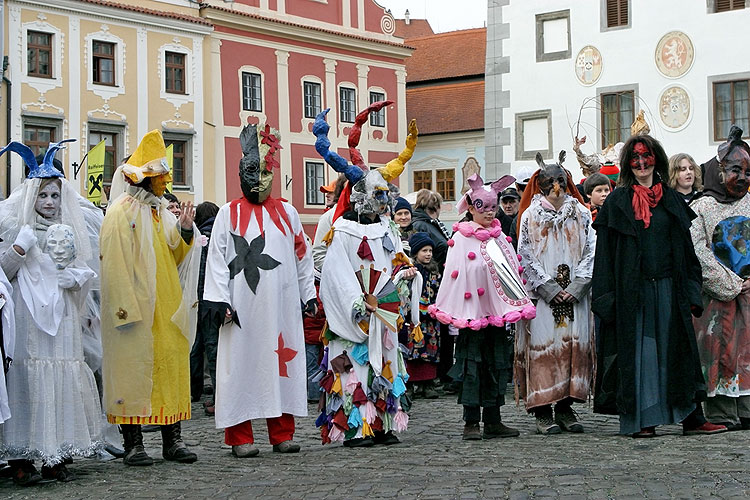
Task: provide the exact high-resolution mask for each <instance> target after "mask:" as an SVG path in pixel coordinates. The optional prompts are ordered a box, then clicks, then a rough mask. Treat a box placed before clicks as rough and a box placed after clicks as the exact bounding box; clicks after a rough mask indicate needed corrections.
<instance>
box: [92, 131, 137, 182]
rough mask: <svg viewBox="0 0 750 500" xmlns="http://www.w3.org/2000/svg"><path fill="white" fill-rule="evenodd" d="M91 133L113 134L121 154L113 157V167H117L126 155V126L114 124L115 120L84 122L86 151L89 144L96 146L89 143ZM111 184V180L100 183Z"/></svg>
mask: <svg viewBox="0 0 750 500" xmlns="http://www.w3.org/2000/svg"><path fill="white" fill-rule="evenodd" d="M92 133H100V134H115V136H116V141H117V152H118V153H119V154H120V155H121V157H120V158H115V168H117V165H118V164H119V163H120V162H122V159H123V158H125V156H127V155H126V154H125V144H126V140H125V139H126V137H125V136H126V134H127V126H126V125H121V124H116V123H115V122H109V121H103V120H91V119H89V120H88V121H87V122H86V135H85V137H86V143H85V144H83V146H84V149H85V150H86V151H88V150H90V149H91V146H96V144H93V145H92V144H90V143H89V138H90V137H91V134H92ZM111 184H112V182H111V181H109V182H104V183H102V185H104V186H110V185H111ZM87 185H88V184H87Z"/></svg>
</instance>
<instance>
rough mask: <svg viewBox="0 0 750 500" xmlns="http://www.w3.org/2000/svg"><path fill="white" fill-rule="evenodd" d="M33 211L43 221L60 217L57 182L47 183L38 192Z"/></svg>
mask: <svg viewBox="0 0 750 500" xmlns="http://www.w3.org/2000/svg"><path fill="white" fill-rule="evenodd" d="M34 210H36V213H38V214H39V215H41V216H42V217H44V218H45V219H55V218H57V217H58V216H59V215H60V184H59V183H58V182H55V181H52V182H48V183H47V184H45V186H44V187H43V188H41V189H40V190H39V193H38V194H37V196H36V202H35V203H34Z"/></svg>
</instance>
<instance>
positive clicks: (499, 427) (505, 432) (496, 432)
mask: <svg viewBox="0 0 750 500" xmlns="http://www.w3.org/2000/svg"><path fill="white" fill-rule="evenodd" d="M520 435H521V433H520V432H518V429H513V428H511V427H508V426H507V425H505V424H504V423H502V422H498V423H497V424H484V433H483V434H482V437H483V438H484V439H494V438H509V437H518V436H520Z"/></svg>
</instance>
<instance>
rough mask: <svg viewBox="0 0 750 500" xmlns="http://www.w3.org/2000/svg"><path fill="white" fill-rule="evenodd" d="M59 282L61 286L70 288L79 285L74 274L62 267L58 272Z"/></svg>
mask: <svg viewBox="0 0 750 500" xmlns="http://www.w3.org/2000/svg"><path fill="white" fill-rule="evenodd" d="M57 284H58V285H60V288H64V289H66V290H67V289H68V288H74V287H76V286H78V283H77V282H76V280H75V278H74V277H73V274H72V273H70V272H68V270H67V269H61V270H59V271H58V272H57Z"/></svg>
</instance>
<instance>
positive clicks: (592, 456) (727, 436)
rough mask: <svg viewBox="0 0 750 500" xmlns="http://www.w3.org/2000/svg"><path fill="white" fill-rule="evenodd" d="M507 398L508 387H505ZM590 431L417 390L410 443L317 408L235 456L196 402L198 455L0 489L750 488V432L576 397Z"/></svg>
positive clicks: (565, 492)
mask: <svg viewBox="0 0 750 500" xmlns="http://www.w3.org/2000/svg"><path fill="white" fill-rule="evenodd" d="M508 399H509V400H510V399H511V398H508ZM576 409H577V411H578V412H579V414H580V417H581V420H582V422H583V423H584V424H585V425H586V433H585V434H583V435H573V434H563V435H557V436H539V435H535V434H534V420H533V418H532V417H531V416H529V415H527V414H526V413H525V411H524V410H523V409H522V408H520V407H516V406H515V404H513V403H511V404H508V405H506V406H505V407H503V410H502V414H503V420H504V422H505V423H506V424H508V425H510V426H513V427H517V428H519V429H520V430H521V436H520V437H519V438H510V439H493V440H488V441H462V440H461V430H462V422H461V409H460V407H459V406H458V405H457V404H456V403H455V399H454V398H453V397H452V396H450V397H448V396H445V397H442V398H440V399H437V400H417V401H415V404H414V407H413V408H412V411H411V421H410V425H409V431H408V432H407V433H404V434H403V435H402V436H401V437H402V441H403V443H402V444H400V445H396V446H391V447H388V448H385V447H382V446H378V447H374V448H369V449H354V450H352V449H346V448H343V447H342V446H341V445H340V444H336V445H333V446H331V445H328V446H321V445H320V442H319V435H318V432H317V430H316V429H315V427H314V419H315V408H314V407H313V406H311V407H310V416H309V417H306V418H299V419H297V435H296V440H297V441H298V442H299V443H300V444H301V445H302V451H301V452H300V453H299V454H297V455H283V454H279V453H273V452H272V451H271V446H270V445H269V444H268V440H267V434H266V431H265V423H264V422H263V421H258V422H255V427H256V443H258V444H259V447H260V450H261V453H260V455H259V456H258V457H256V458H248V459H237V458H234V457H233V456H232V455H231V454H230V449H229V447H227V446H225V445H223V444H222V437H223V434H222V431H220V430H217V429H215V428H214V427H213V418H210V417H207V416H205V415H204V414H203V409H202V407H201V405H200V404H199V403H194V404H193V419H192V420H191V421H189V422H183V437H184V438H186V441H187V443H188V445H190V447H191V448H192V449H193V450H194V451H195V452H197V453H198V457H199V459H198V462H196V463H194V464H192V465H182V464H175V463H170V462H165V461H163V460H162V459H161V449H160V441H159V439H160V436H159V433H148V434H146V441H147V448H148V451H149V453H150V454H151V455H152V456H153V457H154V458H158V460H157V461H156V464H155V465H154V466H152V467H140V468H139V467H125V466H124V465H123V464H122V462H121V461H120V460H111V461H98V460H93V459H90V460H77V461H76V463H75V464H73V465H72V466H71V467H70V468H71V470H73V471H74V472H76V473H77V474H78V477H79V478H78V480H77V481H74V482H71V483H67V484H61V483H54V482H53V483H49V484H43V485H37V486H34V487H30V488H24V489H20V488H18V487H16V486H14V485H13V483H12V482H11V480H9V479H0V498H6V499H20V498H33V499H41V498H54V499H68V498H164V499H168V498H215V499H229V498H242V499H246V498H258V497H264V498H290V499H295V498H336V499H346V498H354V497H362V498H392V497H406V498H421V499H428V498H435V499H438V498H439V499H443V498H512V499H523V498H644V497H645V498H669V497H672V498H721V499H741V498H742V499H744V498H748V497H749V496H750V432H748V431H745V432H732V433H724V434H720V435H714V436H689V437H683V436H682V435H681V428H680V427H678V426H666V427H663V428H659V429H658V432H659V437H657V438H655V439H645V440H634V439H632V438H629V437H622V436H618V435H617V430H618V423H617V419H616V418H612V417H606V416H602V415H593V414H592V413H591V410H590V407H589V406H588V405H577V406H576Z"/></svg>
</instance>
